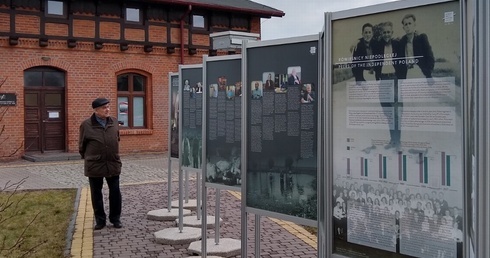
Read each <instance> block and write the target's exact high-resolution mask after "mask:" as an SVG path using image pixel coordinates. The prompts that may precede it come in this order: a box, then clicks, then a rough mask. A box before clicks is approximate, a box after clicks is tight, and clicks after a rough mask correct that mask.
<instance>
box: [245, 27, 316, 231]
mask: <svg viewBox="0 0 490 258" xmlns="http://www.w3.org/2000/svg"><path fill="white" fill-rule="evenodd" d="M318 43H319V36H318V35H314V36H307V37H302V38H290V39H285V40H278V41H270V42H267V41H265V42H251V43H249V44H247V45H246V47H245V49H244V51H245V53H244V58H246V61H245V62H244V66H245V67H246V69H245V72H244V74H245V75H244V78H246V80H244V83H246V85H244V91H243V92H242V94H243V96H245V98H244V100H245V102H246V106H245V108H246V114H247V115H246V130H247V133H246V138H247V139H246V141H247V143H246V146H247V147H246V173H245V174H246V190H245V191H246V206H247V207H248V210H249V211H251V212H253V213H256V214H264V215H267V216H272V217H274V216H276V217H277V216H278V215H279V217H281V218H286V219H289V220H291V221H295V222H298V223H303V224H307V223H308V222H307V221H306V220H308V221H310V222H311V221H316V219H317V167H318V166H317V146H318V126H317V125H318V119H317V116H318V101H319V99H318V96H317V94H316V92H317V87H318V85H319V83H318V82H319V79H318V78H319V77H318V75H319V55H318ZM314 225H316V224H314Z"/></svg>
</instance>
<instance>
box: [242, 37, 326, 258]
mask: <svg viewBox="0 0 490 258" xmlns="http://www.w3.org/2000/svg"><path fill="white" fill-rule="evenodd" d="M311 41H317V42H318V45H317V49H320V47H321V46H322V45H321V43H320V33H319V34H314V35H307V36H301V37H293V38H286V39H278V40H268V41H254V42H248V41H244V42H243V45H242V97H243V100H247V99H249V98H250V94H251V91H250V90H249V85H248V82H247V49H248V48H255V47H266V46H276V45H285V44H294V43H304V42H311ZM321 53H322V52H321V51H320V52H319V58H318V63H319V66H318V80H317V85H318V87H317V88H318V89H319V88H321V87H322V86H323V84H322V80H321V79H320V77H321V67H322V66H321ZM317 99H318V109H320V107H321V106H322V98H317ZM320 114H321V110H319V112H318V116H319V117H320ZM318 123H320V120H319V121H318ZM318 128H321V125H318ZM247 139H248V133H247V101H242V143H241V148H242V153H241V154H242V155H241V168H242V174H241V178H242V188H241V198H242V201H241V230H242V244H241V249H242V251H241V256H242V257H246V256H247V248H248V246H247V239H248V237H247V217H248V213H253V214H255V224H256V227H255V230H256V232H255V234H256V236H257V234H258V233H260V232H257V231H260V216H261V215H262V216H268V217H274V218H278V219H283V220H287V221H291V222H293V223H297V224H302V225H307V226H318V222H319V220H320V219H319V218H317V220H316V221H315V220H310V219H302V218H298V217H294V216H289V215H285V214H281V213H276V212H270V211H265V210H261V209H256V208H251V207H247V205H246V203H247V191H246V190H247V189H246V185H247V180H246V175H247V163H246V162H247V151H246V150H247ZM317 141H318V143H319V144H318V145H317V155H318V157H317V159H318V160H317V165H318V164H320V163H321V161H320V160H321V156H322V155H321V150H322V147H321V144H320V143H321V139H320V132H318V134H317ZM321 173H323V172H322V171H321V169H320V167H317V176H318V175H319V174H321ZM317 180H319V178H317ZM317 182H318V181H317ZM318 185H320V183H318ZM318 194H319V188H317V195H318ZM317 201H318V199H317ZM317 205H318V206H319V205H320V203H318V204H317ZM259 236H260V235H259ZM255 241H256V242H255V252H256V253H255V256H256V257H259V255H260V254H259V253H258V251H260V237H256V238H255Z"/></svg>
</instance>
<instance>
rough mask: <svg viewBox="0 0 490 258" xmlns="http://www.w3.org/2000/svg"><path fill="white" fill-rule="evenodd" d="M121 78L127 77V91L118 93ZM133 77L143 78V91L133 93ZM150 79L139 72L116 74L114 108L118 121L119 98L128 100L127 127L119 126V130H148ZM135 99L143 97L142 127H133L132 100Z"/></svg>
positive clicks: (149, 121) (147, 75)
mask: <svg viewBox="0 0 490 258" xmlns="http://www.w3.org/2000/svg"><path fill="white" fill-rule="evenodd" d="M121 76H128V78H127V82H128V90H127V91H120V90H119V89H118V82H119V78H120V77H121ZM135 76H140V77H142V78H143V91H141V92H139V91H134V83H133V82H134V78H135ZM150 82H151V78H150V76H149V74H146V73H143V72H141V71H132V70H131V71H122V72H120V73H118V74H116V105H115V107H114V109H115V112H116V115H115V117H116V118H117V119H118V120H119V112H120V110H119V98H120V97H125V98H127V99H128V101H127V102H128V110H127V112H128V113H127V121H128V124H127V125H120V129H121V130H135V129H150V125H151V120H150V114H151V112H152V110H151V101H150V89H151V86H150V85H151V84H150ZM135 97H143V114H142V117H143V126H134V116H135V114H134V108H133V105H134V98H135Z"/></svg>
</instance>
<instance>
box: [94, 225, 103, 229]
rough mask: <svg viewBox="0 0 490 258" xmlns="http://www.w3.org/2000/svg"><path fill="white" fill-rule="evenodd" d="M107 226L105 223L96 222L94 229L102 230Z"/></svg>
mask: <svg viewBox="0 0 490 258" xmlns="http://www.w3.org/2000/svg"><path fill="white" fill-rule="evenodd" d="M104 227H105V224H95V227H94V230H101V229H103V228H104Z"/></svg>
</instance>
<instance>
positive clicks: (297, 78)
mask: <svg viewBox="0 0 490 258" xmlns="http://www.w3.org/2000/svg"><path fill="white" fill-rule="evenodd" d="M287 72H288V85H299V84H301V66H290V67H288V71H287Z"/></svg>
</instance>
